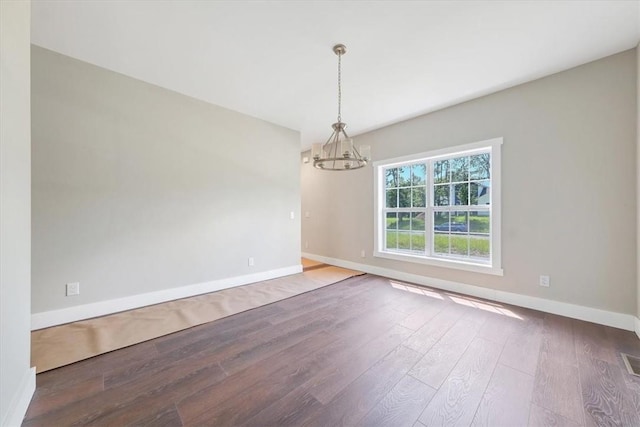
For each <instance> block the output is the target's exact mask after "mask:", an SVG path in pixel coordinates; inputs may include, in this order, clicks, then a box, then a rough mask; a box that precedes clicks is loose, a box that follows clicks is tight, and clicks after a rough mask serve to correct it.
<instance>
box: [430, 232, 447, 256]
mask: <svg viewBox="0 0 640 427" xmlns="http://www.w3.org/2000/svg"><path fill="white" fill-rule="evenodd" d="M433 252H434V253H436V254H440V255H443V254H448V253H449V235H448V234H435V235H434V236H433Z"/></svg>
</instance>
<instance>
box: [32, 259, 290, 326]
mask: <svg viewBox="0 0 640 427" xmlns="http://www.w3.org/2000/svg"><path fill="white" fill-rule="evenodd" d="M301 272H302V265H300V264H298V265H292V266H289V267H284V268H279V269H276V270H269V271H263V272H261V273H255V274H247V275H245V276H236V277H229V278H225V279H219V280H212V281H210V282H204V283H196V284H194V285H188V286H181V287H179V288H172V289H165V290H162V291H157V292H149V293H146V294H140V295H133V296H130V297H124V298H118V299H112V300H107V301H100V302H95V303H91V304H83V305H77V306H74V307H69V308H63V309H60V310H51V311H45V312H42V313H34V314H32V315H31V330H32V331H34V330H36V329H43V328H48V327H51V326H56V325H62V324H64V323H69V322H77V321H78V320H84V319H90V318H92V317H98V316H105V315H107V314H113V313H117V312H119V311H125V310H132V309H134V308H140V307H145V306H147V305H152V304H159V303H162V302H167V301H173V300H176V299H180V298H188V297H192V296H196V295H201V294H206V293H209V292H216V291H221V290H223V289H228V288H233V287H236V286H242V285H247V284H249V283H255V282H261V281H263V280H270V279H275V278H278V277H283V276H289V275H291V274H297V273H301Z"/></svg>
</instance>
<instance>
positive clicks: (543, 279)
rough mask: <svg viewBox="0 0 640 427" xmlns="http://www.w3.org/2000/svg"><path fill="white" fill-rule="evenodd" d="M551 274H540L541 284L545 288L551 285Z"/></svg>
mask: <svg viewBox="0 0 640 427" xmlns="http://www.w3.org/2000/svg"><path fill="white" fill-rule="evenodd" d="M549 283H550V280H549V276H540V286H544V287H545V288H548V287H549Z"/></svg>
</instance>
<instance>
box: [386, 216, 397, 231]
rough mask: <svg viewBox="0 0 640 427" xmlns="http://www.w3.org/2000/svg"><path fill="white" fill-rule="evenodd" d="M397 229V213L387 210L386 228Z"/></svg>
mask: <svg viewBox="0 0 640 427" xmlns="http://www.w3.org/2000/svg"><path fill="white" fill-rule="evenodd" d="M397 229H398V214H397V213H395V212H387V230H397Z"/></svg>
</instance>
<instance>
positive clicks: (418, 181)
mask: <svg viewBox="0 0 640 427" xmlns="http://www.w3.org/2000/svg"><path fill="white" fill-rule="evenodd" d="M426 175H427V165H425V164H424V163H420V164H418V165H413V166H411V182H412V183H413V185H424V184H425V178H426Z"/></svg>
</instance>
